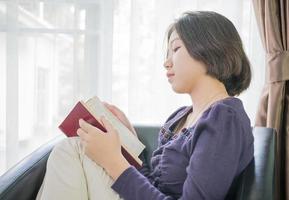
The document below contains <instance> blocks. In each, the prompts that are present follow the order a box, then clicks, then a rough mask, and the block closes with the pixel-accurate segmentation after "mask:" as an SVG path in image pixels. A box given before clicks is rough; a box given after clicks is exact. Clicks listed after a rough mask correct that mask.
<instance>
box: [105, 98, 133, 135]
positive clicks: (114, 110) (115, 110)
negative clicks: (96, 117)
mask: <svg viewBox="0 0 289 200" xmlns="http://www.w3.org/2000/svg"><path fill="white" fill-rule="evenodd" d="M103 105H104V106H105V107H106V108H107V109H108V110H109V111H110V112H112V114H114V116H116V117H117V118H118V119H119V120H120V121H121V122H122V123H123V125H125V126H126V127H127V128H128V129H129V130H130V131H131V132H132V133H133V134H134V135H135V136H137V134H136V131H135V129H134V127H133V126H132V125H131V123H130V122H129V120H128V118H127V117H126V116H125V114H124V113H123V112H122V111H121V110H120V109H119V108H118V107H116V106H114V105H112V104H108V103H106V102H103Z"/></svg>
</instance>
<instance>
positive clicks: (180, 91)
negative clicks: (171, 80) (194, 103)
mask: <svg viewBox="0 0 289 200" xmlns="http://www.w3.org/2000/svg"><path fill="white" fill-rule="evenodd" d="M172 89H173V91H174V92H175V93H178V94H184V93H187V92H186V91H185V90H184V89H183V88H180V87H176V86H174V85H172Z"/></svg>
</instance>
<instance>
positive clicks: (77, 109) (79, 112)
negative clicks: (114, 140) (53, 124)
mask: <svg viewBox="0 0 289 200" xmlns="http://www.w3.org/2000/svg"><path fill="white" fill-rule="evenodd" d="M79 119H83V120H85V121H87V122H88V123H90V124H91V125H93V126H95V127H97V128H99V129H100V130H102V131H103V132H106V130H105V128H104V127H103V126H102V124H101V123H99V122H98V121H97V120H96V119H95V117H94V116H93V115H92V114H91V113H90V112H89V111H88V110H87V109H86V107H85V106H84V105H83V104H82V102H78V103H77V104H76V105H75V106H74V108H73V109H72V110H71V112H70V113H69V114H68V116H67V117H66V118H65V119H64V121H63V122H62V123H61V124H60V125H59V129H60V130H61V131H62V132H63V133H64V134H65V135H66V136H67V137H74V136H78V135H77V133H76V131H77V129H78V128H79ZM121 152H122V155H123V156H124V157H125V158H126V160H127V161H128V162H129V164H131V165H133V166H135V167H136V168H140V167H141V165H140V164H139V163H138V162H137V161H136V160H135V159H134V158H133V156H132V155H130V154H129V153H128V152H127V151H126V149H125V148H123V147H121Z"/></svg>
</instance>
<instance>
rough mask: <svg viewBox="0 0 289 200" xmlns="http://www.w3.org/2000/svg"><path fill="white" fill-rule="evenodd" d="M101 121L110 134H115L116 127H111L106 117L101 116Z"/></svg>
mask: <svg viewBox="0 0 289 200" xmlns="http://www.w3.org/2000/svg"><path fill="white" fill-rule="evenodd" d="M100 120H101V122H102V124H103V125H104V127H105V129H106V130H107V131H108V132H115V129H114V127H113V126H112V125H111V123H110V122H109V121H108V120H107V119H105V117H104V116H101V117H100Z"/></svg>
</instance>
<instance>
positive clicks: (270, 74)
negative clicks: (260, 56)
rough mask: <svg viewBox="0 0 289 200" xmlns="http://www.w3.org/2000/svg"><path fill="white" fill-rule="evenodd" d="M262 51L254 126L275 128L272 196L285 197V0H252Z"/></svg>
mask: <svg viewBox="0 0 289 200" xmlns="http://www.w3.org/2000/svg"><path fill="white" fill-rule="evenodd" d="M253 3H254V8H255V14H256V19H257V22H258V25H259V30H260V33H261V38H262V42H263V46H264V49H265V52H266V66H265V67H266V83H265V86H264V89H263V91H262V96H261V99H260V103H259V108H258V112H257V116H256V125H257V126H267V127H271V128H275V129H276V131H277V135H276V188H275V192H276V199H285V198H286V199H289V193H287V191H289V183H288V181H289V168H288V166H289V165H288V164H289V148H288V144H289V138H288V133H289V123H288V122H289V110H288V105H289V104H288V103H289V101H288V100H289V93H288V92H289V82H288V80H289V51H288V50H289V49H288V48H289V1H288V0H274V1H272V0H253Z"/></svg>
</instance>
